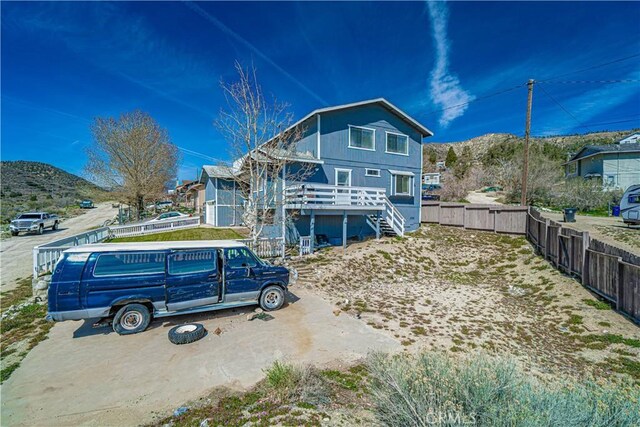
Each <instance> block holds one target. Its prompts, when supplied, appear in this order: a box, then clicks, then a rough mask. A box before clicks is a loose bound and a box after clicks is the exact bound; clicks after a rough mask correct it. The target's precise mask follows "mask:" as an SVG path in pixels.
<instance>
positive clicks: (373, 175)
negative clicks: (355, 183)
mask: <svg viewBox="0 0 640 427" xmlns="http://www.w3.org/2000/svg"><path fill="white" fill-rule="evenodd" d="M371 171H375V172H376V174H370V173H369V172H371ZM364 176H371V177H373V178H380V177H381V176H382V175H381V173H380V169H372V168H365V169H364Z"/></svg>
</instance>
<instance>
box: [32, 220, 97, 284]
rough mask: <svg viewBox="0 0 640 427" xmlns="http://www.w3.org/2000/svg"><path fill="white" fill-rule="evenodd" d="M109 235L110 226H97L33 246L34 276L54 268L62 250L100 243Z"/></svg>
mask: <svg viewBox="0 0 640 427" xmlns="http://www.w3.org/2000/svg"><path fill="white" fill-rule="evenodd" d="M108 237H109V227H101V228H96V229H95V230H90V231H86V232H84V233H80V234H76V235H74V236H70V237H65V238H63V239H58V240H54V241H53V242H49V243H45V244H44V245H40V246H35V247H34V248H33V278H34V279H35V278H36V277H38V276H39V275H40V274H42V273H46V272H48V271H51V270H52V269H53V266H54V265H55V264H56V262H57V261H58V258H60V255H61V254H62V251H64V250H65V249H69V248H70V247H73V246H80V245H86V244H87V243H99V242H102V241H104V240H106V239H107V238H108Z"/></svg>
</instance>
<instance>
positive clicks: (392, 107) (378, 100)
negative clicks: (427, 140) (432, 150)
mask: <svg viewBox="0 0 640 427" xmlns="http://www.w3.org/2000/svg"><path fill="white" fill-rule="evenodd" d="M372 104H378V105H381V106H382V107H384V108H386V109H387V110H389V111H390V112H392V113H393V114H395V115H396V116H398V117H400V118H401V119H402V120H404V121H405V122H406V123H408V124H409V125H410V126H411V127H413V128H414V129H416V130H417V131H418V132H420V135H422V136H433V132H431V131H430V130H429V129H427V128H426V127H424V126H423V125H421V124H420V123H419V122H418V121H416V120H415V119H413V118H412V117H411V116H409V115H408V114H407V113H405V112H404V111H402V110H401V109H399V108H398V107H396V106H395V105H393V104H392V103H390V102H389V101H387V100H386V99H384V98H376V99H369V100H366V101H360V102H353V103H351V104H343V105H336V106H334V107H325V108H318V109H317V110H313V111H312V112H310V113H309V114H307V115H306V116H304V117H303V118H301V119H300V120H298V121H297V122H296V123H294V124H293V125H291V126H289V128H288V129H291V128H294V127H296V126H298V125H300V124H301V123H304V122H305V121H306V120H308V119H310V118H311V117H313V116H315V115H316V114H322V113H329V112H332V111H339V110H346V109H349V108H355V107H361V106H363V105H372ZM288 129H287V130H288Z"/></svg>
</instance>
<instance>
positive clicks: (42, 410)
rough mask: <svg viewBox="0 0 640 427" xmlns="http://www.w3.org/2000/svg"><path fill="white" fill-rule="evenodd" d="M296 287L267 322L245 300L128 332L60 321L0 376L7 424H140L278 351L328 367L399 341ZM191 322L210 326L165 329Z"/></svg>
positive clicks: (250, 372)
mask: <svg viewBox="0 0 640 427" xmlns="http://www.w3.org/2000/svg"><path fill="white" fill-rule="evenodd" d="M292 290H293V292H294V293H295V294H296V295H295V296H293V298H290V301H291V302H290V303H289V304H288V305H287V306H285V307H284V308H282V309H281V310H279V311H276V312H272V313H270V314H271V315H272V316H273V319H272V320H268V321H265V320H258V319H256V320H253V321H251V322H249V321H247V320H246V313H248V312H250V311H252V310H253V307H249V308H247V309H246V310H242V309H238V310H224V311H221V312H217V313H215V312H214V313H208V314H206V313H205V314H201V315H194V316H178V317H173V318H168V319H161V320H162V321H161V320H158V321H154V322H153V323H152V324H151V326H150V329H149V330H147V331H145V332H144V333H141V334H137V335H131V336H119V335H117V334H115V333H114V332H112V331H111V329H110V328H100V329H92V328H91V327H90V324H85V323H83V322H66V323H60V324H58V325H56V326H55V327H54V328H53V329H52V331H51V332H50V334H49V339H47V340H45V341H43V342H42V343H41V344H39V345H38V346H37V347H36V348H35V349H33V350H32V351H31V352H30V353H29V355H28V356H27V357H26V358H25V359H24V361H23V362H22V365H21V366H20V368H19V369H18V370H17V371H16V372H14V373H13V374H12V376H11V377H10V378H9V379H8V380H7V381H6V382H5V383H4V384H3V385H2V424H3V425H12V426H16V425H29V426H36V425H38V426H39V425H96V426H98V425H134V424H135V425H138V424H143V423H146V422H149V421H151V420H152V419H153V411H156V412H158V411H159V412H160V414H161V415H166V414H167V413H168V412H169V411H172V410H174V409H175V408H176V407H178V406H180V405H181V404H182V403H185V402H186V401H189V400H192V399H195V398H198V397H200V396H202V395H205V394H206V393H207V391H208V390H210V389H211V388H214V387H217V386H228V387H231V388H245V387H248V386H251V385H253V384H254V383H255V382H257V381H258V380H260V379H261V378H262V377H263V369H264V368H266V367H268V366H269V365H271V364H272V363H273V361H275V360H285V361H290V362H293V363H297V364H306V363H311V364H314V365H319V366H323V365H325V366H326V365H335V364H337V363H340V364H342V363H349V362H352V361H355V360H358V359H360V358H362V357H363V356H365V355H366V354H367V353H368V352H369V351H372V350H380V351H399V350H400V349H401V348H402V347H401V345H400V344H399V343H398V341H396V340H395V339H393V338H391V337H389V336H387V335H385V334H383V333H381V332H379V331H377V330H375V329H373V328H371V327H370V326H367V325H365V324H364V323H363V322H361V321H358V320H357V319H355V318H353V317H350V316H347V315H344V314H340V315H339V316H336V315H335V314H334V313H333V312H332V311H333V309H334V307H333V306H331V305H330V304H329V303H327V302H326V301H325V300H323V299H321V298H320V297H318V296H316V295H314V294H311V293H310V292H309V291H307V290H304V289H297V288H295V286H294V287H293V289H292ZM186 321H197V322H200V323H202V324H204V326H205V328H206V329H207V330H208V331H209V333H208V335H207V336H206V337H204V338H203V339H202V340H200V341H198V342H195V343H192V344H188V345H183V346H176V345H173V344H171V343H170V342H169V340H168V339H167V332H168V330H169V329H170V327H171V326H173V325H175V324H179V323H182V322H186ZM216 328H220V329H221V331H222V332H221V334H220V335H216V334H215V332H214V331H215V330H216Z"/></svg>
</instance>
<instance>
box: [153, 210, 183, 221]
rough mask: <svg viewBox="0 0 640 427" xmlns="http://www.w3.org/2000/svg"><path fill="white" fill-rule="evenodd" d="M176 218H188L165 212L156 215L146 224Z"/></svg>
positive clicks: (177, 213)
mask: <svg viewBox="0 0 640 427" xmlns="http://www.w3.org/2000/svg"><path fill="white" fill-rule="evenodd" d="M178 218H189V215H187V214H183V213H181V212H177V211H173V212H165V213H163V214H160V215H158V216H157V217H155V218H153V219H150V220H149V221H147V222H156V221H162V220H164V219H178Z"/></svg>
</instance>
